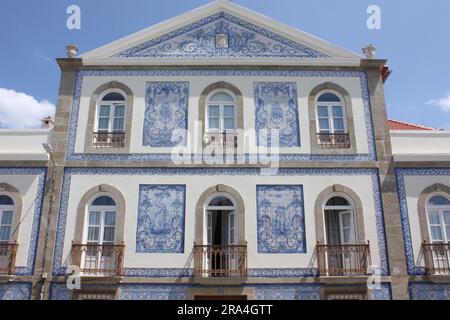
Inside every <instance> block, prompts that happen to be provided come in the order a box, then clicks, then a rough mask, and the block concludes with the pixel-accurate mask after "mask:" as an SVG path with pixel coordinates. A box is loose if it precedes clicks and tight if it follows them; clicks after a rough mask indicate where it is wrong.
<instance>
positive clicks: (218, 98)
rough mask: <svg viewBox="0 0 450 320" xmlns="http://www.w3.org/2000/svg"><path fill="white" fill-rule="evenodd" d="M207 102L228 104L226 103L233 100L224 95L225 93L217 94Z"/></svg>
mask: <svg viewBox="0 0 450 320" xmlns="http://www.w3.org/2000/svg"><path fill="white" fill-rule="evenodd" d="M209 101H221V102H228V101H234V100H233V98H232V97H231V96H230V95H229V94H226V93H225V92H219V93H216V94H215V95H214V96H212V97H211V99H209Z"/></svg>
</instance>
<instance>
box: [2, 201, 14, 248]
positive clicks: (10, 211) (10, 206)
mask: <svg viewBox="0 0 450 320" xmlns="http://www.w3.org/2000/svg"><path fill="white" fill-rule="evenodd" d="M14 209H15V208H14V201H13V199H12V198H11V197H9V196H7V195H0V243H9V242H10V240H11V231H12V224H13V217H14Z"/></svg>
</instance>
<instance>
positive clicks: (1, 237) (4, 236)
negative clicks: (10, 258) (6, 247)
mask: <svg viewBox="0 0 450 320" xmlns="http://www.w3.org/2000/svg"><path fill="white" fill-rule="evenodd" d="M10 233H11V227H10V226H2V227H0V241H9V236H10Z"/></svg>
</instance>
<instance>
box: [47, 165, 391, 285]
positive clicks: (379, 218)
mask: <svg viewBox="0 0 450 320" xmlns="http://www.w3.org/2000/svg"><path fill="white" fill-rule="evenodd" d="M72 175H94V176H95V175H137V176H149V175H153V176H183V175H189V176H191V175H200V176H220V175H228V176H230V175H231V176H236V175H242V176H255V175H260V169H257V168H66V169H65V173H64V178H63V185H62V192H61V202H60V212H59V216H58V223H57V229H56V243H55V250H54V259H53V274H54V275H65V273H66V272H65V270H66V269H65V266H63V263H62V252H63V246H64V235H65V228H66V218H67V210H68V200H69V194H70V184H71V177H72ZM277 175H278V176H293V175H298V176H349V175H369V176H371V177H372V189H373V196H374V202H375V215H376V225H377V238H378V250H379V256H380V261H381V275H388V274H389V266H388V261H387V249H386V235H385V229H384V217H383V206H382V202H381V191H380V190H381V189H380V181H379V177H378V170H377V169H345V168H338V169H313V168H311V169H309V168H308V169H301V168H282V169H280V170H279V172H278V174H277ZM277 270H281V271H276V272H275V271H272V270H271V269H254V271H250V273H251V274H253V275H254V276H267V277H273V274H274V273H275V274H278V275H279V274H280V273H284V274H286V276H287V277H292V276H293V275H295V276H297V275H299V276H302V275H304V276H310V275H312V274H315V273H314V270H308V269H277ZM125 274H128V275H129V276H144V277H167V276H185V275H189V276H190V275H191V274H192V270H189V269H175V270H174V269H145V268H143V269H139V268H138V269H129V270H127V269H125Z"/></svg>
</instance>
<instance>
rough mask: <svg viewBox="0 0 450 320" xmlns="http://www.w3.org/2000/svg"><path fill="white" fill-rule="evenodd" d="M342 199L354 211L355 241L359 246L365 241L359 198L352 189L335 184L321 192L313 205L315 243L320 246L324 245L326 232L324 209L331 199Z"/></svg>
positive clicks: (361, 207)
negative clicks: (318, 243) (348, 203)
mask: <svg viewBox="0 0 450 320" xmlns="http://www.w3.org/2000/svg"><path fill="white" fill-rule="evenodd" d="M340 196H341V197H344V198H345V199H346V200H347V201H349V202H350V203H351V204H352V206H353V209H354V219H355V224H356V240H357V242H358V243H359V244H363V243H365V241H366V234H365V228H364V214H363V206H362V202H361V200H360V198H359V196H358V195H357V194H356V192H354V191H353V190H352V189H350V188H348V187H346V186H343V185H339V184H335V185H333V186H330V187H328V188H326V189H325V190H323V191H322V192H321V193H320V194H319V196H318V197H317V199H316V203H315V210H314V211H315V219H316V236H317V241H318V242H320V243H321V244H325V243H326V242H327V241H326V232H325V229H326V228H325V215H324V207H325V205H326V204H327V201H329V200H330V199H331V198H333V197H340Z"/></svg>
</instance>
